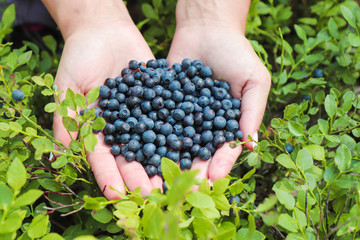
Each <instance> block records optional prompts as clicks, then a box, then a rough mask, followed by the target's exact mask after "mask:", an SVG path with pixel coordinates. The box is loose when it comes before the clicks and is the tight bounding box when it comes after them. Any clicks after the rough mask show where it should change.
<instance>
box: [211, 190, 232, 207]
mask: <svg viewBox="0 0 360 240" xmlns="http://www.w3.org/2000/svg"><path fill="white" fill-rule="evenodd" d="M211 198H212V200H213V201H214V203H215V207H216V209H218V210H225V211H226V210H229V208H230V204H229V201H228V199H227V198H226V197H225V195H224V194H211Z"/></svg>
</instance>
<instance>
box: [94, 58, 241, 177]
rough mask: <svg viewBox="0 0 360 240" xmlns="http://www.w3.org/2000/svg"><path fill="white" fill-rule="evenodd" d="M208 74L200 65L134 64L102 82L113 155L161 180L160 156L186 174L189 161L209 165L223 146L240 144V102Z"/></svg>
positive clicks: (106, 131)
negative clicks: (202, 161)
mask: <svg viewBox="0 0 360 240" xmlns="http://www.w3.org/2000/svg"><path fill="white" fill-rule="evenodd" d="M211 75H212V69H211V68H210V67H209V66H205V65H203V64H202V62H201V61H199V60H195V61H191V60H190V59H187V58H186V59H184V60H183V61H182V63H181V64H179V63H175V64H174V65H173V66H172V67H171V68H168V63H167V61H166V60H165V59H159V60H149V61H148V62H147V63H144V62H140V63H138V62H137V61H135V60H132V61H130V62H129V67H128V68H124V69H123V70H122V71H121V76H119V77H116V78H115V79H114V78H108V79H106V81H105V85H103V86H101V87H100V95H99V96H100V101H99V107H100V108H101V109H102V110H103V113H102V117H103V118H104V119H105V120H106V121H107V124H106V126H105V127H104V129H103V133H104V135H105V143H106V144H108V145H110V146H111V153H112V154H113V155H114V156H117V155H119V154H122V155H123V156H124V158H125V159H126V161H129V162H130V161H138V162H141V163H142V164H143V166H144V167H145V171H146V173H147V174H148V175H149V176H150V177H151V176H154V175H155V174H159V175H161V168H160V163H161V158H162V157H167V158H169V159H172V160H173V161H174V162H178V161H180V162H179V163H180V167H181V169H190V167H191V165H192V159H193V158H195V157H200V158H201V159H203V160H208V159H210V158H211V156H212V155H214V153H215V151H216V149H217V148H219V147H221V146H223V145H224V143H225V142H230V141H234V140H238V139H241V138H242V137H243V134H242V132H241V131H240V130H239V123H238V121H239V119H240V105H241V101H240V100H239V99H236V98H232V96H231V95H230V93H229V90H230V86H229V84H228V83H227V82H225V81H219V80H213V79H212V78H211Z"/></svg>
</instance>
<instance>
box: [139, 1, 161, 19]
mask: <svg viewBox="0 0 360 240" xmlns="http://www.w3.org/2000/svg"><path fill="white" fill-rule="evenodd" d="M141 10H142V12H143V14H144V15H145V17H147V18H150V19H156V17H157V14H156V12H155V10H154V9H153V8H152V6H151V5H150V4H148V3H143V4H142V5H141Z"/></svg>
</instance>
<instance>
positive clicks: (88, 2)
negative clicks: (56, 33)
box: [43, 0, 133, 40]
mask: <svg viewBox="0 0 360 240" xmlns="http://www.w3.org/2000/svg"><path fill="white" fill-rule="evenodd" d="M43 2H44V5H45V6H46V8H47V9H48V11H49V12H50V14H51V16H52V17H53V19H54V20H55V22H56V24H57V25H58V27H59V29H60V31H61V34H62V35H63V38H64V39H65V40H66V39H67V38H68V37H69V36H70V35H72V34H73V33H75V32H77V31H79V30H81V29H82V28H89V27H97V26H98V27H101V26H104V25H105V24H109V23H115V22H116V23H119V24H123V25H129V24H133V22H132V19H131V17H130V15H129V13H128V11H127V9H126V6H125V5H124V3H123V1H117V0H106V1H101V0H77V1H70V0H43Z"/></svg>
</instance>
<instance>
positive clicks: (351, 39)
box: [349, 33, 360, 47]
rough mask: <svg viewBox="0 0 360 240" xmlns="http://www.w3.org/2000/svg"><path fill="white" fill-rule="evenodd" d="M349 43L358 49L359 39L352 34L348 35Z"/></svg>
mask: <svg viewBox="0 0 360 240" xmlns="http://www.w3.org/2000/svg"><path fill="white" fill-rule="evenodd" d="M349 42H350V44H351V45H352V46H353V47H359V46H360V37H359V36H356V35H355V34H353V33H349Z"/></svg>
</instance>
